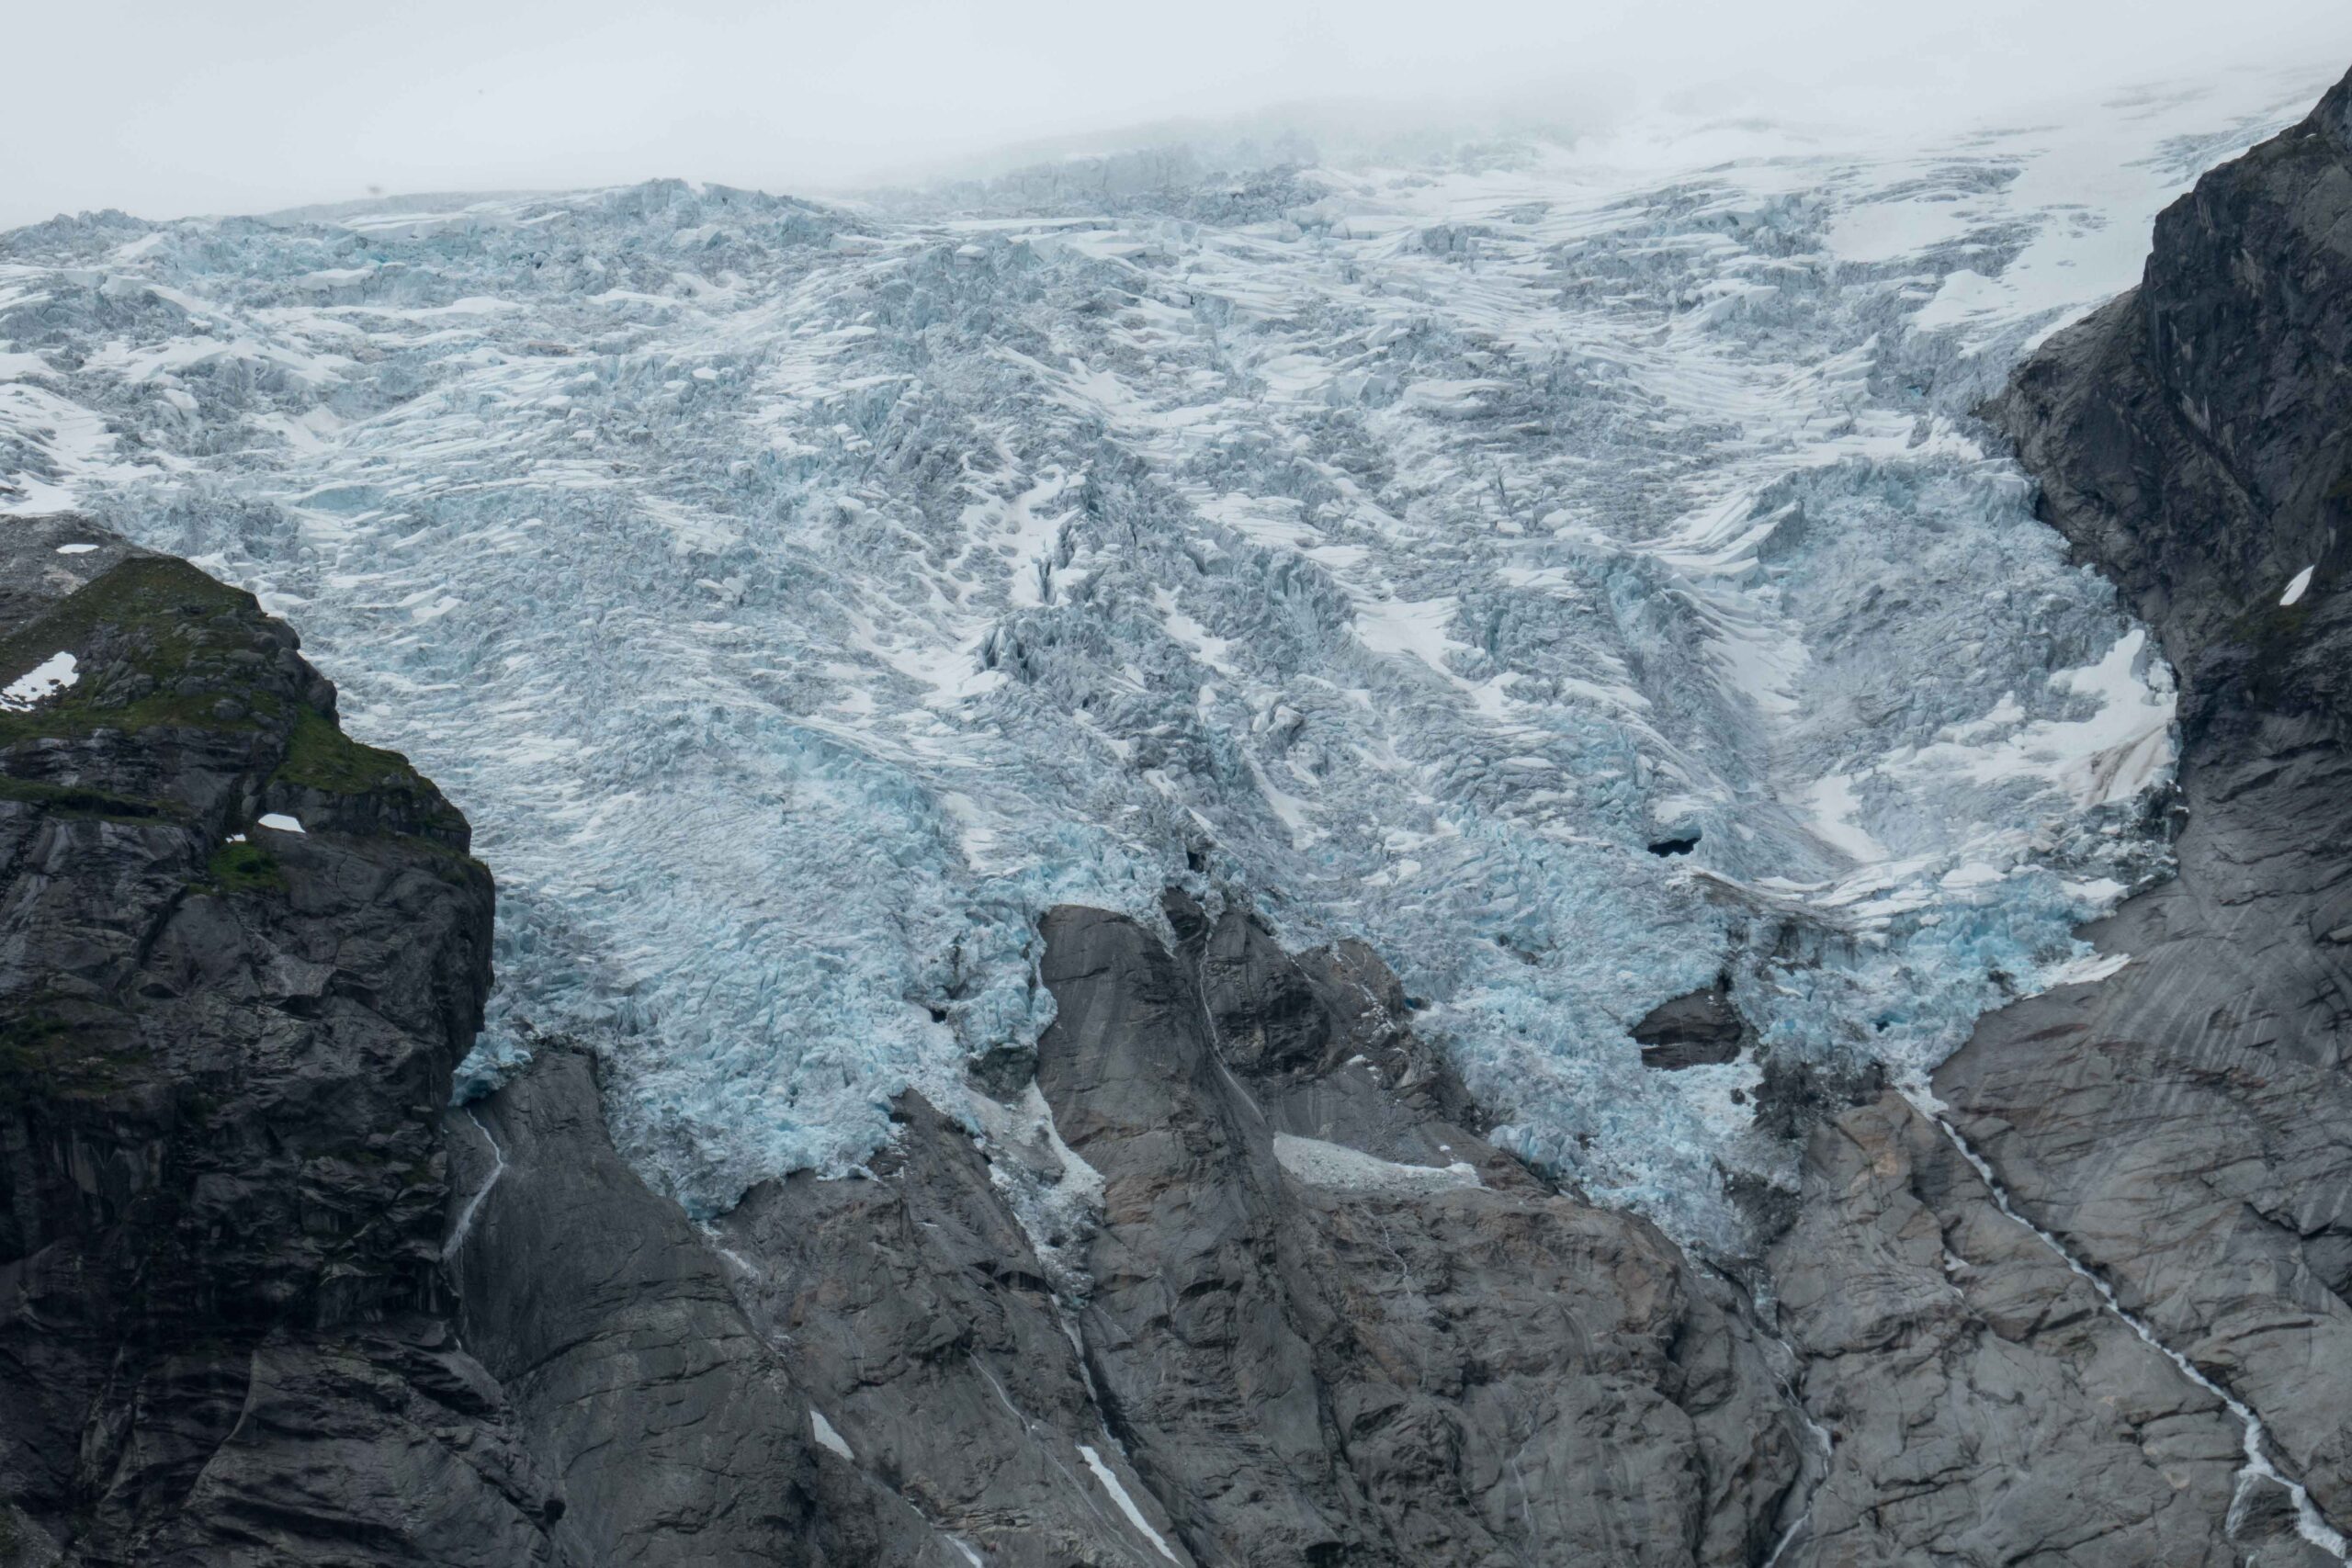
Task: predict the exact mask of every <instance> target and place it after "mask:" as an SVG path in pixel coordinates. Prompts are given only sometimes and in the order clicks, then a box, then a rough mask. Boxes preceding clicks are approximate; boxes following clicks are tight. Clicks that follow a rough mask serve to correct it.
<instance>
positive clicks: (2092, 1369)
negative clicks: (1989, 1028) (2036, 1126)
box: [1770, 1093, 2285, 1568]
mask: <svg viewBox="0 0 2352 1568" xmlns="http://www.w3.org/2000/svg"><path fill="white" fill-rule="evenodd" d="M1770 1263H1771V1268H1772V1271H1773V1274H1774V1277H1775V1278H1776V1279H1777V1280H1779V1282H1780V1286H1781V1292H1782V1293H1781V1307H1782V1322H1783V1325H1784V1326H1785V1328H1786V1330H1787V1333H1788V1335H1789V1338H1790V1340H1791V1342H1792V1344H1793V1345H1794V1346H1795V1347H1796V1348H1797V1349H1798V1350H1799V1351H1800V1352H1801V1354H1802V1355H1803V1356H1804V1363H1805V1370H1804V1397H1805V1404H1806V1406H1807V1408H1808V1409H1809V1410H1810V1411H1811V1412H1812V1413H1813V1416H1814V1417H1815V1419H1816V1420H1817V1421H1819V1422H1820V1423H1821V1424H1822V1426H1823V1427H1824V1429H1825V1436H1826V1438H1828V1440H1829V1442H1830V1444H1831V1447H1830V1450H1829V1462H1828V1472H1827V1474H1826V1477H1825V1478H1824V1479H1823V1481H1822V1482H1821V1483H1820V1484H1819V1486H1818V1487H1817V1488H1816V1489H1815V1492H1814V1494H1813V1496H1812V1502H1811V1514H1810V1517H1809V1518H1808V1520H1807V1524H1806V1529H1805V1532H1804V1538H1803V1541H1802V1544H1801V1545H1799V1546H1796V1547H1794V1548H1792V1551H1790V1552H1789V1554H1788V1555H1787V1556H1786V1557H1785V1559H1784V1561H1786V1562H1800V1563H1805V1564H1810V1565H1817V1568H1860V1565H1861V1564H1876V1563H1893V1562H1905V1563H1971V1564H1975V1563H2009V1562H2035V1563H2051V1564H2057V1563H2065V1564H2071V1565H2075V1568H2095V1565H2096V1568H2142V1565H2144V1564H2148V1563H2157V1562H2161V1563H2165V1564H2167V1565H2178V1568H2225V1565H2234V1564H2236V1563H2238V1562H2241V1561H2242V1559H2241V1557H2240V1555H2239V1552H2238V1551H2237V1550H2236V1544H2237V1543H2235V1542H2233V1540H2232V1539H2231V1534H2230V1511H2231V1505H2232V1503H2233V1499H2234V1497H2235V1495H2236V1472H2237V1470H2238V1466H2239V1463H2240V1461H2241V1457H2242V1456H2241V1453H2240V1449H2239V1427H2238V1425H2237V1423H2236V1422H2235V1421H2233V1420H2232V1419H2231V1418H2230V1417H2229V1416H2227V1415H2226V1414H2225V1413H2224V1411H2223V1410H2222V1405H2221V1403H2220V1401H2218V1400H2217V1399H2215V1398H2214V1397H2213V1396H2212V1395H2211V1393H2208V1392H2207V1391H2205V1390H2204V1389H2201V1388H2199V1386H2198V1385H2197V1384H2196V1383H2195V1382H2191V1381H2190V1380H2189V1379H2188V1377H2186V1376H2185V1375H2183V1374H2182V1373H2181V1372H2180V1371H2178V1370H2177V1368H2176V1367H2175V1366H2174V1365H2173V1363H2172V1362H2171V1361H2169V1360H2168V1359H2165V1357H2164V1356H2163V1355H2162V1354H2161V1353H2160V1352H2159V1351H2157V1350H2156V1349H2155V1348H2153V1347H2152V1346H2150V1345H2148V1344H2147V1343H2146V1342H2145V1341H2144V1340H2143V1339H2142V1338H2141V1337H2139V1336H2138V1335H2137V1334H2135V1333H2134V1332H2133V1331H2132V1329H2131V1326H2130V1325H2128V1324H2126V1323H2125V1322H2124V1321H2123V1320H2122V1319H2121V1318H2120V1317H2118V1316H2116V1315H2115V1314H2113V1313H2111V1312H2109V1310H2108V1309H2107V1307H2106V1305H2105V1303H2102V1302H2101V1301H2100V1299H2099V1297H2098V1292H2097V1291H2096V1290H2095V1289H2094V1288H2093V1287H2092V1285H2091V1283H2090V1282H2089V1281H2088V1280H2086V1279H2084V1278H2083V1277H2082V1276H2081V1275H2079V1274H2077V1273H2075V1271H2074V1270H2073V1269H2070V1268H2068V1267H2067V1265H2066V1263H2065V1262H2064V1259H2062V1258H2059V1257H2058V1256H2057V1254H2055V1253H2053V1252H2052V1251H2051V1250H2050V1248H2049V1247H2046V1246H2045V1245H2044V1244H2043V1243H2042V1242H2041V1239H2040V1238H2039V1237H2037V1236H2035V1235H2033V1233H2032V1232H2031V1231H2030V1230H2028V1229H2027V1228H2026V1227H2025V1226H2023V1225H2021V1224H2018V1223H2016V1222H2015V1221H2013V1220H2011V1219H2009V1218H2008V1217H2007V1216H2006V1215H2004V1214H2002V1213H2000V1211H1999V1209H1998V1207H1997V1206H1996V1203H1995V1202H1994V1201H1993V1197H1992V1194H1991V1192H1990V1190H1988V1189H1987V1188H1986V1187H1985V1183H1984V1181H1983V1180H1982V1179H1981V1178H1979V1176H1978V1175H1977V1173H1976V1171H1975V1170H1974V1169H1973V1168H1972V1167H1971V1166H1970V1165H1969V1163H1968V1162H1967V1160H1966V1158H1965V1157H1964V1156H1962V1154H1961V1152H1960V1151H1959V1149H1958V1148H1957V1147H1955V1146H1954V1145H1953V1144H1952V1143H1951V1140H1950V1139H1949V1138H1947V1137H1946V1136H1945V1135H1944V1134H1943V1132H1942V1131H1941V1130H1940V1129H1939V1128H1937V1127H1936V1126H1935V1125H1934V1124H1933V1123H1932V1122H1928V1120H1927V1119H1926V1118H1924V1117H1922V1116H1920V1115H1919V1114H1918V1113H1917V1111H1914V1110H1913V1109H1912V1108H1911V1107H1910V1106H1909V1105H1908V1104H1907V1103H1905V1100H1903V1099H1902V1097H1900V1096H1899V1095H1895V1094H1892V1093H1890V1094H1887V1095H1885V1096H1883V1097H1882V1098H1881V1099H1879V1100H1877V1101H1875V1102H1873V1103H1871V1104H1869V1105H1864V1106H1860V1107H1857V1108H1855V1109H1853V1110H1851V1111H1848V1112H1847V1113H1846V1114H1845V1115H1843V1116H1841V1117H1839V1118H1838V1120H1837V1121H1835V1122H1829V1123H1827V1124H1826V1125H1824V1126H1823V1127H1822V1128H1821V1129H1820V1130H1819V1131H1818V1132H1816V1133H1815V1135H1814V1137H1813V1139H1812V1140H1811V1142H1810V1144H1809V1145H1808V1146H1807V1152H1806V1159H1805V1171H1804V1205H1803V1207H1802V1208H1801V1210H1800V1211H1799V1216H1798V1218H1797V1221H1796V1223H1795V1224H1794V1226H1793V1227H1792V1229H1791V1230H1790V1232H1789V1233H1788V1235H1785V1236H1784V1237H1782V1238H1781V1242H1780V1243H1779V1245H1778V1246H1777V1247H1775V1248H1774V1250H1773V1253H1772V1255H1771V1258H1770ZM2274 1533H2275V1532H2274ZM2282 1561H2285V1560H2283V1559H2282Z"/></svg>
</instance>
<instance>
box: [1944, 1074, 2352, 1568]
mask: <svg viewBox="0 0 2352 1568" xmlns="http://www.w3.org/2000/svg"><path fill="white" fill-rule="evenodd" d="M1905 1098H1907V1099H1908V1100H1910V1101H1911V1105H1912V1108H1913V1109H1914V1110H1916V1111H1918V1112H1919V1114H1920V1115H1922V1116H1925V1117H1927V1118H1928V1120H1929V1121H1931V1122H1934V1123H1935V1124H1936V1125H1937V1126H1938V1127H1939V1128H1941V1129H1942V1130H1943V1134H1944V1136H1945V1137H1947V1138H1949V1139H1951V1145H1952V1147H1953V1148H1955V1149H1957V1150H1959V1151H1960V1156H1961V1157H1962V1159H1964V1160H1966V1161H1967V1162H1968V1163H1969V1166H1970V1167H1971V1168H1973V1169H1974V1171H1975V1172H1976V1174H1977V1176H1978V1177H1980V1178H1981V1179H1983V1180H1984V1182H1985V1188H1986V1190H1989V1191H1990V1192H1991V1193H1992V1194H1993V1202H1994V1204H1995V1206H1996V1207H1997V1208H1998V1209H1999V1210H2000V1211H2001V1213H2003V1214H2005V1215H2007V1217H2008V1218H2009V1219H2010V1220H2012V1221H2014V1222H2016V1223H2017V1224H2020V1225H2022V1226H2024V1227H2025V1228H2026V1229H2027V1230H2029V1231H2031V1232H2032V1233H2033V1234H2034V1235H2036V1236H2037V1237H2039V1238H2040V1239H2041V1245H2042V1246H2044V1247H2048V1248H2049V1249H2050V1250H2051V1252H2052V1253H2053V1254H2054V1255H2055V1256H2056V1257H2057V1258H2058V1260H2059V1261H2060V1262H2062V1263H2064V1265H2065V1266H2066V1267H2067V1268H2068V1269H2073V1270H2074V1271H2075V1273H2076V1274H2078V1275H2080V1276H2081V1277H2082V1278H2083V1279H2084V1280H2086V1281H2088V1282H2089V1284H2090V1287H2091V1289H2092V1290H2094V1291H2097V1292H2098V1299H2099V1300H2100V1302H2102V1303H2105V1305H2106V1307H2107V1310H2108V1311H2109V1313H2111V1314H2114V1316H2116V1317H2117V1318H2119V1319H2120V1320H2121V1321H2122V1323H2123V1325H2125V1326H2126V1327H2128V1328H2130V1329H2131V1332H2132V1333H2134V1334H2136V1335H2138V1336H2139V1337H2140V1338H2141V1339H2142V1340H2143V1341H2145V1342H2146V1344H2147V1346H2148V1348H2150V1349H2153V1350H2154V1351H2155V1352H2156V1353H2157V1354H2159V1355H2161V1356H2163V1357H2164V1358H2165V1359H2166V1360H2168V1361H2170V1362H2171V1363H2172V1364H2173V1365H2174V1366H2175V1367H2177V1368H2178V1369H2179V1370H2180V1375H2181V1376H2183V1377H2185V1378H2187V1379H2188V1381H2189V1382H2193V1383H2195V1384H2196V1385H2197V1386H2198V1387H2199V1388H2201V1389H2203V1390H2204V1391H2205V1392H2206V1393H2210V1394H2211V1395H2212V1396H2213V1397H2214V1398H2215V1399H2218V1400H2220V1401H2221V1402H2222V1407H2223V1408H2225V1409H2226V1410H2228V1411H2229V1413H2230V1415H2231V1416H2233V1418H2234V1419H2235V1420H2236V1421H2237V1423H2238V1426H2239V1427H2240V1428H2241V1430H2242V1431H2243V1432H2244V1434H2245V1464H2244V1465H2243V1466H2241V1467H2240V1468H2239V1470H2238V1485H2237V1495H2235V1496H2234V1497H2233V1498H2232V1499H2231V1502H2230V1511H2229V1519H2228V1522H2229V1528H2230V1529H2232V1530H2233V1531H2235V1530H2236V1529H2238V1527H2239V1525H2240V1524H2241V1523H2242V1522H2243V1519H2244V1517H2245V1506H2246V1502H2247V1500H2248V1496H2249V1494H2250V1493H2251V1492H2252V1490H2253V1488H2254V1487H2255V1485H2256V1483H2260V1482H2265V1481H2267V1482H2269V1483H2272V1484H2274V1485H2277V1486H2279V1487H2281V1488H2283V1489H2284V1490H2285V1491H2286V1493H2287V1495H2288V1496H2289V1497H2290V1498H2291V1499H2293V1502H2294V1506H2295V1533H2296V1534H2298V1535H2300V1536H2301V1537H2302V1539H2303V1540H2306V1541H2308V1542H2310V1543H2311V1544H2312V1546H2315V1547H2317V1548H2319V1549H2320V1550H2321V1551H2324V1552H2326V1553H2327V1554H2328V1555H2329V1556H2330V1557H2333V1558H2335V1560H2336V1561H2337V1562H2352V1546H2347V1542H2346V1540H2345V1538H2344V1536H2343V1534H2342V1533H2341V1532H2339V1531H2338V1530H2336V1529H2335V1527H2334V1526H2332V1525H2330V1524H2329V1523H2328V1522H2327V1520H2326V1518H2325V1517H2323V1516H2322V1515H2321V1513H2320V1511H2319V1507H2318V1506H2317V1505H2316V1504H2314V1503H2313V1502H2312V1496H2311V1494H2310V1492H2308V1491H2306V1490H2305V1489H2304V1487H2303V1485H2302V1483H2301V1482H2298V1481H2295V1480H2292V1479H2290V1478H2289V1477H2288V1476H2287V1475H2285V1474H2283V1473H2282V1472H2280V1471H2279V1469H2278V1465H2277V1463H2276V1462H2275V1461H2272V1459H2271V1458H2270V1454H2269V1450H2268V1448H2267V1444H2266V1443H2265V1441H2264V1431H2263V1426H2262V1417H2260V1416H2256V1414H2255V1413H2254V1412H2253V1410H2251V1409H2250V1408H2248V1407H2247V1405H2246V1404H2245V1401H2243V1400H2241V1399H2239V1398H2238V1397H2237V1396H2236V1395H2235V1394H2233V1393H2231V1392H2230V1391H2229V1390H2228V1389H2225V1388H2223V1387H2222V1385H2221V1384H2220V1383H2217V1382H2214V1381H2213V1380H2212V1379H2211V1378H2209V1377H2207V1376H2206V1375H2205V1374H2204V1373H2203V1372H2202V1371H2199V1370H2198V1367H2197V1363H2195V1362H2194V1361H2191V1360H2190V1359H2188V1357H2187V1356H2186V1355H2184V1354H2182V1353H2181V1352H2180V1351H2178V1350H2176V1349H2174V1348H2172V1347H2171V1346H2169V1345H2167V1344H2165V1342H2164V1341H2163V1340H2162V1339H2159V1338H2158V1337H2156V1333H2155V1330H2154V1329H2153V1328H2151V1327H2149V1326H2148V1325H2147V1323H2146V1322H2145V1321H2144V1320H2143V1319H2142V1318H2141V1317H2139V1316H2138V1315H2137V1314H2133V1313H2131V1312H2129V1311H2127V1310H2126V1309H2125V1308H2124V1306H2123V1303H2120V1301H2118V1300H2117V1299H2116V1296H2115V1289H2114V1287H2113V1286H2111V1285H2109V1283H2108V1282H2107V1280H2105V1279H2104V1278H2103V1277H2102V1276H2100V1275H2099V1274H2098V1273H2097V1272H2096V1271H2094V1270H2093V1269H2090V1268H2089V1267H2088V1266H2086V1264H2084V1263H2083V1261H2082V1260H2081V1259H2080V1258H2076V1257H2075V1255H2074V1253H2073V1252H2072V1251H2070V1250H2069V1249H2068V1248H2067V1247H2066V1244H2065V1243H2064V1242H2062V1241H2060V1240H2059V1239H2058V1238H2057V1237H2056V1236H2054V1235H2051V1234H2050V1233H2049V1232H2048V1231H2046V1230H2043V1229H2042V1228H2041V1226H2040V1225H2038V1224H2034V1223H2033V1222H2032V1221H2031V1220H2029V1219H2027V1218H2026V1217H2025V1216H2024V1215H2023V1214H2021V1213H2018V1211H2017V1208H2016V1206H2015V1205H2014V1204H2012V1203H2011V1202H2010V1201H2009V1191H2008V1189H2007V1188H2006V1187H2004V1186H2003V1185H2002V1184H2001V1179H2000V1178H1999V1177H1997V1176H1996V1175H1995V1174H1994V1173H1993V1167H1992V1164H1991V1162H1989V1161H1987V1160H1986V1159H1985V1156H1983V1155H1981V1154H1979V1153H1977V1152H1976V1149H1975V1148H1974V1146H1973V1145H1971V1144H1970V1143H1969V1141H1968V1140H1967V1139H1966V1138H1965V1137H1963V1136H1962V1134H1961V1132H1960V1129H1959V1128H1957V1127H1955V1126H1953V1125H1952V1124H1951V1122H1950V1121H1949V1120H1947V1119H1946V1117H1945V1115H1944V1108H1943V1106H1942V1105H1941V1103H1940V1102H1939V1101H1938V1100H1936V1098H1935V1096H1934V1095H1933V1094H1932V1093H1931V1092H1929V1091H1928V1090H1926V1089H1919V1088H1917V1087H1915V1088H1912V1089H1906V1090H1905Z"/></svg>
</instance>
